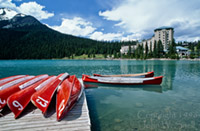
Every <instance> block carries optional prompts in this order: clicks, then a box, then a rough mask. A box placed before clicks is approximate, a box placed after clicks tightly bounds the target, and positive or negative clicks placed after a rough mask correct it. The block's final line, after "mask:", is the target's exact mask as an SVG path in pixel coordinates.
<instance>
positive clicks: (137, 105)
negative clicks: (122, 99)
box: [135, 102, 144, 108]
mask: <svg viewBox="0 0 200 131" xmlns="http://www.w3.org/2000/svg"><path fill="white" fill-rule="evenodd" d="M135 105H136V107H138V108H140V107H143V106H144V104H143V103H139V102H137V103H135Z"/></svg>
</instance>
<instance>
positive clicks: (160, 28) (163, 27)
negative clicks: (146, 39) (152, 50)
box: [154, 26, 174, 31]
mask: <svg viewBox="0 0 200 131" xmlns="http://www.w3.org/2000/svg"><path fill="white" fill-rule="evenodd" d="M163 29H167V30H169V29H172V30H173V29H174V28H173V27H168V26H162V27H159V28H156V29H155V30H154V31H157V30H163Z"/></svg>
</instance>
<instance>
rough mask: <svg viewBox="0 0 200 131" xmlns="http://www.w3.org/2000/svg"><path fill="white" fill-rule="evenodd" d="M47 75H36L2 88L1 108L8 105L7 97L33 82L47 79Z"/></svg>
mask: <svg viewBox="0 0 200 131" xmlns="http://www.w3.org/2000/svg"><path fill="white" fill-rule="evenodd" d="M47 77H48V75H39V76H35V77H32V78H30V79H28V80H25V81H23V82H21V83H19V84H16V85H13V86H11V87H9V88H6V89H3V90H0V109H2V108H3V107H4V106H5V105H6V103H7V99H8V97H9V96H10V95H12V94H14V93H15V92H18V91H20V90H23V89H25V88H27V87H29V86H31V85H32V84H34V83H36V82H38V81H40V80H42V79H45V78H47Z"/></svg>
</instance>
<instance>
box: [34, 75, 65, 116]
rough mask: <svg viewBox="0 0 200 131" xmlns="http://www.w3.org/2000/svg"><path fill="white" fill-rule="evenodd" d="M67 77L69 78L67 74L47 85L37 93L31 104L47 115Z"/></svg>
mask: <svg viewBox="0 0 200 131" xmlns="http://www.w3.org/2000/svg"><path fill="white" fill-rule="evenodd" d="M66 77H68V74H67V73H63V74H60V75H58V76H57V77H56V78H55V80H54V81H52V82H51V83H49V84H47V85H46V86H45V87H43V88H42V89H41V90H39V91H37V92H36V93H34V94H33V95H32V97H31V102H32V103H33V104H34V105H35V106H36V107H37V108H39V109H40V110H41V111H42V113H43V114H45V113H46V111H47V109H48V107H49V105H50V102H51V100H52V98H53V96H54V93H55V91H56V89H57V87H58V86H59V85H60V84H61V82H62V81H63V80H64V79H65V78H66Z"/></svg>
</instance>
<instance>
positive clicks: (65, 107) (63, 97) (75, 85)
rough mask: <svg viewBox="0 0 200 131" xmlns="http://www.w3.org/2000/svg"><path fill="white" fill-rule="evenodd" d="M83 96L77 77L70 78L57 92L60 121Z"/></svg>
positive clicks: (58, 117) (58, 118)
mask: <svg viewBox="0 0 200 131" xmlns="http://www.w3.org/2000/svg"><path fill="white" fill-rule="evenodd" d="M81 94H82V87H81V83H80V82H79V80H78V79H77V77H76V76H75V75H72V76H69V77H68V78H67V79H66V80H64V81H63V82H62V84H61V85H60V86H59V87H58V90H57V102H56V113H57V120H58V121H60V120H61V119H62V118H63V117H64V116H65V115H66V114H67V113H68V112H69V111H70V110H71V109H72V107H73V106H74V105H75V103H76V101H77V100H78V99H79V98H80V96H81Z"/></svg>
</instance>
